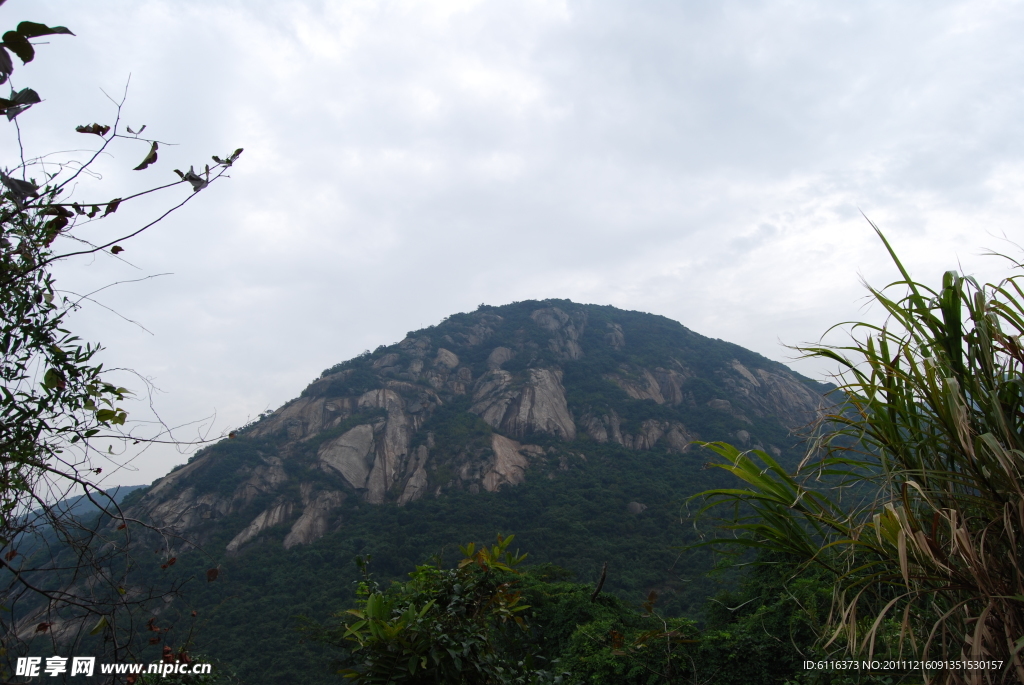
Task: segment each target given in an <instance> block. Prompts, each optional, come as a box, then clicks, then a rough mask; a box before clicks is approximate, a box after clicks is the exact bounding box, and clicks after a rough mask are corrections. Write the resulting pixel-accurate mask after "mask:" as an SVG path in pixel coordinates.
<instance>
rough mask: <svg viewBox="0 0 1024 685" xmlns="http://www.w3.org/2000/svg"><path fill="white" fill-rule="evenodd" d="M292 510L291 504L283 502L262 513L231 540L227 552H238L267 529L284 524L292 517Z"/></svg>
mask: <svg viewBox="0 0 1024 685" xmlns="http://www.w3.org/2000/svg"><path fill="white" fill-rule="evenodd" d="M292 508H293V505H292V503H291V502H281V503H280V504H276V505H274V506H272V507H270V508H269V509H266V510H265V511H263V512H261V513H260V515H259V516H257V517H256V518H255V519H253V521H252V523H250V524H249V525H248V526H246V527H245V528H244V529H243V530H242V532H241V533H239V534H238V535H236V536H235V537H234V538H232V539H231V542H229V543H228V546H227V551H228V552H237V551H238V548H239V547H241V546H242V545H244V544H245V543H247V542H249V541H250V540H252V539H254V538H255V537H256V536H257V535H259V534H260V533H262V532H263V531H265V530H266V529H267V528H272V527H274V526H276V525H277V524H279V523H284V522H285V521H286V520H287V519H288V517H289V516H291V515H292Z"/></svg>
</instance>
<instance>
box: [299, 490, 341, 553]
mask: <svg viewBox="0 0 1024 685" xmlns="http://www.w3.org/2000/svg"><path fill="white" fill-rule="evenodd" d="M344 501H345V495H344V493H341V492H338V491H336V490H328V491H325V492H321V493H318V494H317V496H316V497H315V498H314V499H313V500H312V501H309V502H307V503H306V508H305V509H304V510H303V512H302V516H300V517H299V518H298V520H297V521H295V523H294V524H293V525H292V529H291V530H290V531H288V535H286V536H285V538H284V548H285V549H291V548H292V547H295V546H296V545H308V544H309V543H311V542H313V541H314V540H319V539H320V538H322V537H323V536H324V533H326V532H327V522H328V517H329V516H330V513H331V511H332V510H333V509H336V508H337V507H339V506H341V504H342V503H343V502H344Z"/></svg>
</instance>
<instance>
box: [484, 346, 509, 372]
mask: <svg viewBox="0 0 1024 685" xmlns="http://www.w3.org/2000/svg"><path fill="white" fill-rule="evenodd" d="M514 356H516V353H515V352H513V351H512V350H510V349H509V348H507V347H495V348H494V349H493V350H491V353H490V354H489V355H487V368H488V369H500V368H501V365H502V364H504V363H505V362H507V361H508V360H509V359H512V357H514Z"/></svg>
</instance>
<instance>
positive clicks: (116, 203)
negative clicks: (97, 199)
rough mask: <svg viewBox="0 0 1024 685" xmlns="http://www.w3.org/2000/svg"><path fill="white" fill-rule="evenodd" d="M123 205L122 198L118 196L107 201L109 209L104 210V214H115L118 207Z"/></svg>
mask: <svg viewBox="0 0 1024 685" xmlns="http://www.w3.org/2000/svg"><path fill="white" fill-rule="evenodd" d="M120 205H121V198H116V199H114V200H111V201H110V202H108V203H107V210H106V211H105V212H103V216H107V215H108V214H113V213H114V212H116V211H117V208H118V207H119V206H120Z"/></svg>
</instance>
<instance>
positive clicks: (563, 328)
mask: <svg viewBox="0 0 1024 685" xmlns="http://www.w3.org/2000/svg"><path fill="white" fill-rule="evenodd" d="M530 318H531V319H533V320H534V322H535V323H536V324H537V325H538V326H540V327H541V328H544V329H546V330H548V331H551V332H552V333H553V334H554V335H553V337H552V338H551V341H550V347H551V349H552V351H554V352H555V353H556V354H558V355H559V356H560V357H562V358H563V359H579V358H580V357H582V356H583V348H582V347H581V346H580V343H579V341H580V338H581V337H582V336H583V330H584V328H586V325H587V315H586V313H584V312H576V313H574V314H573V315H572V316H570V315H569V314H566V313H565V312H564V311H562V310H561V309H559V308H558V307H546V308H544V309H538V310H537V311H535V312H533V313H532V314H530Z"/></svg>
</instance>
